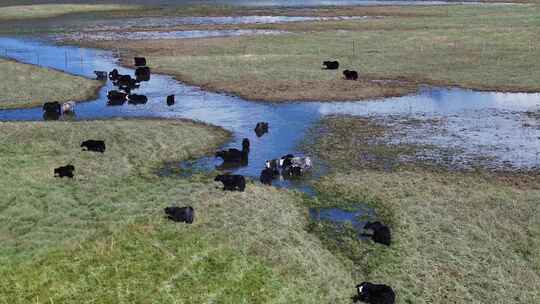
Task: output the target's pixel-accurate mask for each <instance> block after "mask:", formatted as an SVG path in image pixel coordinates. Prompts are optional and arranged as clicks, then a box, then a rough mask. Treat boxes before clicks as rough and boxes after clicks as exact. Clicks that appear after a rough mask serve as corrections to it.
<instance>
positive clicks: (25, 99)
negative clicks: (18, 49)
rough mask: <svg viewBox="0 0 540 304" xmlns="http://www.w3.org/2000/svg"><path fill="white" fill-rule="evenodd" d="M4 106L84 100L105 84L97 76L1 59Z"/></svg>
mask: <svg viewBox="0 0 540 304" xmlns="http://www.w3.org/2000/svg"><path fill="white" fill-rule="evenodd" d="M0 75H2V79H4V80H3V81H2V82H1V83H0V91H1V92H2V95H0V109H13V108H27V107H34V106H39V105H42V104H43V103H44V102H49V101H60V102H64V101H69V100H73V101H84V100H89V99H91V98H93V97H95V96H97V93H98V91H99V88H100V87H101V86H102V83H101V82H99V81H96V80H90V79H87V78H84V77H79V76H73V75H69V74H66V73H63V72H59V71H56V70H51V69H48V68H42V67H37V66H34V65H29V64H24V63H19V62H15V61H11V60H3V59H0Z"/></svg>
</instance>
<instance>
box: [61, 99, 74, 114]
mask: <svg viewBox="0 0 540 304" xmlns="http://www.w3.org/2000/svg"><path fill="white" fill-rule="evenodd" d="M61 110H62V114H65V113H75V102H74V101H68V102H65V103H63V104H62V108H61Z"/></svg>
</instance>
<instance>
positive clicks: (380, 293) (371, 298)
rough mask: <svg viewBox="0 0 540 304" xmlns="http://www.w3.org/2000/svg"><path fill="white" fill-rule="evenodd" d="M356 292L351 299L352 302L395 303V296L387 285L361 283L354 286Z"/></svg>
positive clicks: (370, 303)
mask: <svg viewBox="0 0 540 304" xmlns="http://www.w3.org/2000/svg"><path fill="white" fill-rule="evenodd" d="M356 291H357V292H358V294H357V295H355V296H354V297H353V301H354V302H358V301H362V302H364V303H368V304H394V303H395V301H396V294H395V293H394V290H392V288H391V287H390V286H388V285H384V284H372V283H369V282H363V283H362V284H360V285H356Z"/></svg>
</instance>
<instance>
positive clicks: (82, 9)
mask: <svg viewBox="0 0 540 304" xmlns="http://www.w3.org/2000/svg"><path fill="white" fill-rule="evenodd" d="M130 8H133V6H127V5H115V4H99V5H97V4H38V5H36V4H33V5H13V6H6V7H2V10H0V20H13V19H36V18H50V17H57V16H61V15H67V14H74V13H88V12H103V11H117V10H126V9H130Z"/></svg>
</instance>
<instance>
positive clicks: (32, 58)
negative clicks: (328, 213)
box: [0, 38, 540, 185]
mask: <svg viewBox="0 0 540 304" xmlns="http://www.w3.org/2000/svg"><path fill="white" fill-rule="evenodd" d="M0 46H1V47H2V48H7V49H9V50H10V51H9V52H8V53H7V54H8V56H9V57H11V58H15V59H17V60H21V61H23V62H29V63H37V58H38V57H39V64H40V65H42V66H47V67H52V68H56V69H59V70H65V71H68V72H70V73H73V74H76V75H82V76H86V77H93V71H94V70H106V71H108V70H111V69H112V68H119V69H120V71H121V72H122V73H132V72H133V71H132V70H130V69H125V68H122V67H119V66H118V62H117V59H116V58H114V57H113V54H112V53H111V52H108V51H101V50H94V49H82V48H78V47H73V46H54V45H51V44H49V43H46V42H38V41H33V40H23V39H13V38H3V39H0ZM111 89H112V87H111V84H110V83H108V84H107V85H106V86H105V87H104V88H103V89H102V90H101V92H100V97H99V98H98V99H97V100H95V101H93V102H88V103H84V104H81V105H79V106H78V107H77V116H76V118H77V119H89V118H105V117H116V116H123V117H140V116H152V117H166V118H174V117H182V118H189V119H195V120H200V121H204V122H208V123H211V124H214V125H219V126H222V127H224V128H226V129H228V130H231V131H233V133H234V134H235V139H234V140H233V141H232V142H231V143H230V144H229V145H228V146H231V147H239V146H240V142H241V140H242V139H243V138H249V139H250V140H251V142H252V151H253V152H252V153H251V155H250V162H249V165H248V166H246V167H243V168H239V169H235V170H234V172H238V173H240V174H244V175H248V176H251V177H254V178H258V176H259V174H260V171H261V169H262V168H263V165H264V161H265V160H268V159H273V158H278V157H280V156H282V155H284V154H287V153H297V154H301V153H302V151H299V148H298V146H299V144H300V143H301V142H302V140H303V139H304V135H305V134H306V131H307V130H308V129H309V128H310V127H311V126H312V125H313V124H314V123H315V122H317V121H318V120H320V119H321V118H322V117H324V116H326V115H333V114H347V115H357V116H362V117H372V118H374V119H378V120H384V122H385V123H387V124H390V125H394V126H397V127H398V129H401V130H402V131H401V132H399V135H400V136H398V137H393V138H389V144H392V143H419V144H429V145H433V146H435V147H440V148H441V149H444V150H445V151H446V150H448V148H452V150H453V151H454V154H453V155H451V159H452V162H453V164H454V165H456V166H462V165H463V166H465V167H466V166H467V165H468V164H472V163H474V162H475V161H477V160H478V159H480V158H481V159H482V160H483V164H484V165H485V166H488V167H490V168H503V167H504V168H512V169H526V170H529V169H534V168H537V167H538V166H539V165H540V164H539V152H540V141H539V138H540V129H539V128H538V127H537V126H538V121H537V120H534V119H533V118H531V115H528V114H527V113H533V112H537V111H539V109H540V94H520V93H497V92H476V91H470V90H462V89H446V88H424V89H422V90H420V91H419V92H418V94H415V95H410V96H404V97H399V98H388V99H385V100H383V101H380V100H377V101H363V102H353V101H351V102H311V103H280V104H274V103H258V102H250V101H246V100H243V99H241V98H237V97H234V96H227V95H223V94H216V93H210V92H205V91H203V90H201V89H199V88H197V87H192V86H186V85H183V84H181V83H178V82H177V81H176V80H174V79H173V78H171V77H169V76H164V75H153V76H152V79H151V81H150V82H147V83H143V85H142V86H141V88H140V89H138V90H136V91H134V93H137V94H144V95H146V96H147V97H148V98H149V102H148V103H147V104H145V105H138V106H131V105H125V106H120V107H110V106H107V104H106V94H107V92H108V91H109V90H111ZM170 94H175V95H176V97H177V103H176V105H174V106H172V107H168V106H167V105H166V104H165V97H166V96H167V95H170ZM41 115H42V113H41V109H39V108H36V109H28V110H12V111H2V112H0V119H1V120H39V119H42V117H41ZM261 121H265V122H268V123H269V124H270V132H269V134H266V135H265V136H263V137H261V138H258V137H256V135H255V134H254V131H253V129H254V127H255V125H256V124H257V122H261ZM411 121H413V122H414V124H411ZM425 157H435V158H436V157H438V156H437V153H436V151H435V152H433V153H432V154H431V155H427V156H425ZM444 157H445V159H446V158H448V155H444ZM203 163H205V164H206V166H212V165H214V166H215V165H219V162H218V161H214V160H213V159H211V160H206V161H203ZM316 167H317V168H321V167H324V166H320V164H317V165H316ZM322 171H323V172H324V170H322ZM320 174H322V173H315V175H320ZM283 183H284V184H286V185H288V184H290V183H289V182H286V181H284V182H283ZM278 184H279V183H278Z"/></svg>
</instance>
